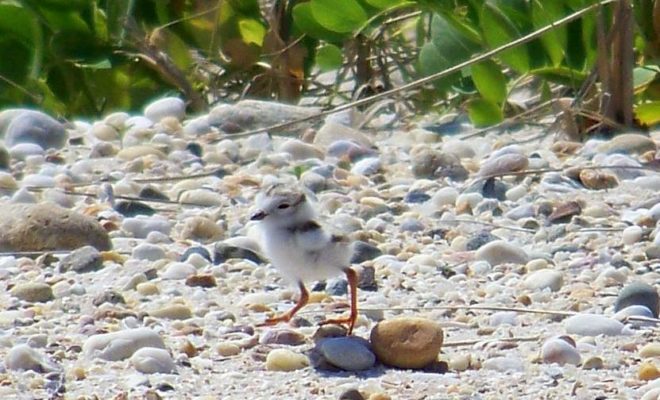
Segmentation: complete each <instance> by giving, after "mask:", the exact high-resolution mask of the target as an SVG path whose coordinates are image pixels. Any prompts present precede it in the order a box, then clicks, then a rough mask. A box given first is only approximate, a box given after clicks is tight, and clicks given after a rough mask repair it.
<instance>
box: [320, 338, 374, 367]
mask: <svg viewBox="0 0 660 400" xmlns="http://www.w3.org/2000/svg"><path fill="white" fill-rule="evenodd" d="M319 350H320V351H321V354H323V357H325V359H326V360H327V361H328V362H330V364H332V365H334V366H336V367H338V368H341V369H343V370H345V371H362V370H365V369H369V368H371V367H373V365H374V363H375V362H376V356H375V355H374V353H372V352H371V350H370V349H369V342H367V341H366V340H364V339H362V338H359V337H356V336H346V337H338V338H330V339H325V340H323V341H321V343H320V344H319Z"/></svg>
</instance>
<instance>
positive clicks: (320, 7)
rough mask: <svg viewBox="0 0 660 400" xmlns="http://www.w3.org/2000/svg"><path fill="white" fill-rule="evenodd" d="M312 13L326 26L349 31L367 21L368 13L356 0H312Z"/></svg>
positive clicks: (341, 31) (338, 30)
mask: <svg viewBox="0 0 660 400" xmlns="http://www.w3.org/2000/svg"><path fill="white" fill-rule="evenodd" d="M310 3H311V5H312V15H313V16H314V19H315V20H316V21H317V22H318V23H319V24H320V25H321V26H323V27H324V28H326V29H329V30H331V31H333V32H339V33H349V32H353V31H355V30H357V29H358V28H360V27H362V25H364V23H365V22H367V18H368V17H367V13H366V12H365V11H364V9H363V8H362V7H361V6H360V4H359V3H358V2H357V1H355V0H311V2H310Z"/></svg>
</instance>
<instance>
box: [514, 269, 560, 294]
mask: <svg viewBox="0 0 660 400" xmlns="http://www.w3.org/2000/svg"><path fill="white" fill-rule="evenodd" d="M563 284H564V278H563V275H562V273H561V272H559V271H555V270H553V269H549V268H544V269H539V270H536V271H534V272H532V273H531V274H529V275H528V276H527V277H526V278H525V280H524V281H523V285H525V287H526V288H527V289H531V290H544V289H550V290H551V291H553V292H556V291H558V290H559V289H561V287H562V286H563Z"/></svg>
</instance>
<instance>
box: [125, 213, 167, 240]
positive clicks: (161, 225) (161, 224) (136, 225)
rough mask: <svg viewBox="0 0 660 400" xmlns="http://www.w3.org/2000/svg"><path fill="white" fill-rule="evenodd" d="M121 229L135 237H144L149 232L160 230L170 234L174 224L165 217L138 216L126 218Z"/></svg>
mask: <svg viewBox="0 0 660 400" xmlns="http://www.w3.org/2000/svg"><path fill="white" fill-rule="evenodd" d="M121 229H122V230H123V231H125V232H127V233H129V234H131V235H132V236H133V237H136V238H140V239H144V238H146V237H147V235H148V234H149V232H153V231H158V232H161V233H163V234H165V235H169V234H170V230H171V229H172V225H171V223H170V221H168V220H167V219H165V218H164V217H161V216H158V215H154V216H150V217H147V216H143V215H140V216H137V217H134V218H126V219H124V221H123V222H122V224H121Z"/></svg>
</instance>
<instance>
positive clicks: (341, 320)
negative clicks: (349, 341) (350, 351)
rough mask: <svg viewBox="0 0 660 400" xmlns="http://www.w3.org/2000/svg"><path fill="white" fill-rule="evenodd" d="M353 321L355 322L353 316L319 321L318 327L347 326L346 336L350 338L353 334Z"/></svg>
mask: <svg viewBox="0 0 660 400" xmlns="http://www.w3.org/2000/svg"><path fill="white" fill-rule="evenodd" d="M355 320H356V317H355V316H348V317H344V318H330V319H326V320H325V321H321V322H320V323H319V325H348V333H347V335H349V336H350V335H351V334H352V333H353V327H354V326H355Z"/></svg>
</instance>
